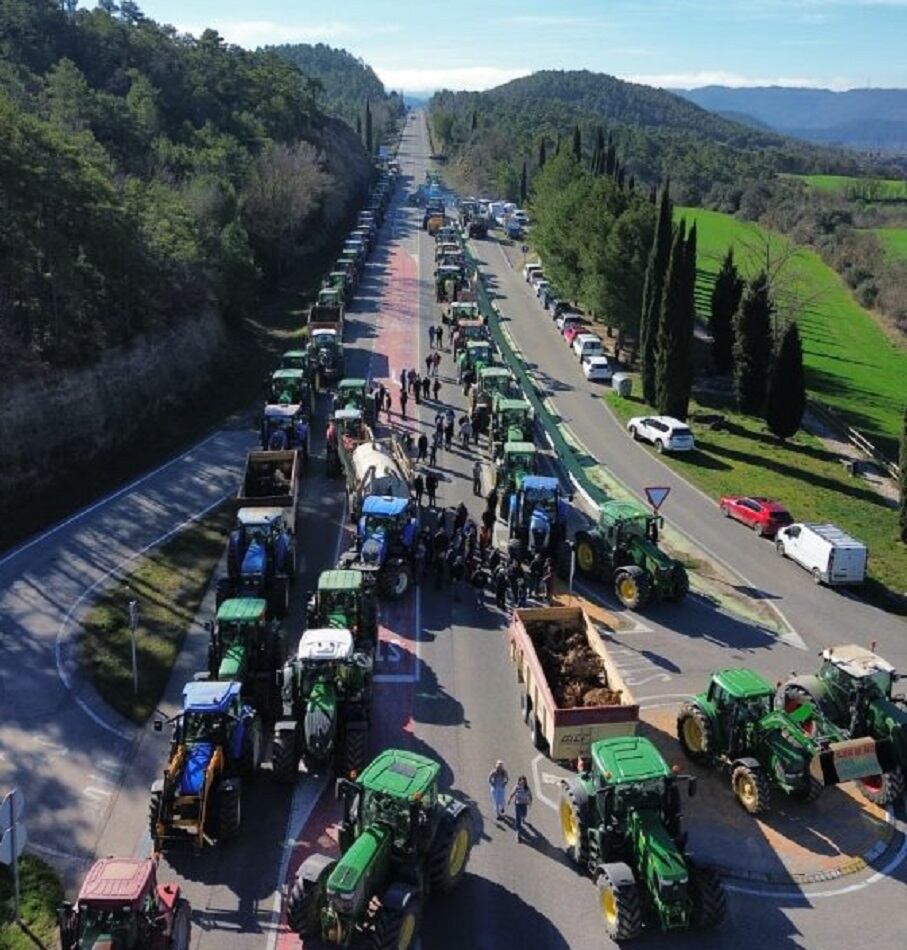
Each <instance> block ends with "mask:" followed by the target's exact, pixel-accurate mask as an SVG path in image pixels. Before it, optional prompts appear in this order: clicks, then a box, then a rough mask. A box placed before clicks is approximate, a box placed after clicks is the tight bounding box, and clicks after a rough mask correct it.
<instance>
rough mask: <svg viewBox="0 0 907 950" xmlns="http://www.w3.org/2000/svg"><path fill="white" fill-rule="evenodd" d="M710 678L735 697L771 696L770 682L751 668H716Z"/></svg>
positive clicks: (772, 690)
mask: <svg viewBox="0 0 907 950" xmlns="http://www.w3.org/2000/svg"><path fill="white" fill-rule="evenodd" d="M712 679H713V680H714V681H715V682H716V683H717V684H718V685H719V686H720V687H721V688H722V689H723V690H724V691H725V692H727V693H729V694H730V695H731V696H733V697H735V698H736V699H755V698H758V697H760V696H773V695H774V692H775V688H774V687H773V686H772V684H771V683H770V682H769V681H768V680H767V679H765V677H763V676H761V675H760V674H759V673H756V672H754V671H753V670H747V669H744V668H738V669H732V670H718V672H717V673H713V674H712Z"/></svg>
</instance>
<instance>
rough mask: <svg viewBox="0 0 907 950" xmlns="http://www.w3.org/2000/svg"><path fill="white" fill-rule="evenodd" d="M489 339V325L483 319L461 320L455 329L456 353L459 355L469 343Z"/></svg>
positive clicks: (454, 348) (454, 346)
mask: <svg viewBox="0 0 907 950" xmlns="http://www.w3.org/2000/svg"><path fill="white" fill-rule="evenodd" d="M487 340H488V327H487V326H485V322H484V321H483V320H460V321H459V322H458V323H457V325H456V329H455V330H454V344H453V350H454V355H455V356H456V355H458V354H459V353H460V351H461V350H463V349H464V348H465V347H466V346H467V345H468V344H469V343H475V342H479V343H482V342H486V341H487Z"/></svg>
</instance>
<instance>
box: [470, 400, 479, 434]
mask: <svg viewBox="0 0 907 950" xmlns="http://www.w3.org/2000/svg"><path fill="white" fill-rule="evenodd" d="M473 395H475V393H473ZM469 421H470V422H471V423H472V444H473V445H478V444H479V429H480V426H479V411H478V410H477V409H475V408H473V410H472V412H471V413H470V414H469Z"/></svg>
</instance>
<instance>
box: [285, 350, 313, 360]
mask: <svg viewBox="0 0 907 950" xmlns="http://www.w3.org/2000/svg"><path fill="white" fill-rule="evenodd" d="M283 356H284V359H294V360H295V359H305V358H306V357H307V356H308V354H307V353H306V351H305V350H287V351H286V352H285V353H284V354H283Z"/></svg>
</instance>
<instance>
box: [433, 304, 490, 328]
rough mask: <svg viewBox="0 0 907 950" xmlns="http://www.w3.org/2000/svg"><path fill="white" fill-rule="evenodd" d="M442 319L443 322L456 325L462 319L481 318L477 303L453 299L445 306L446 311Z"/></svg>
mask: <svg viewBox="0 0 907 950" xmlns="http://www.w3.org/2000/svg"><path fill="white" fill-rule="evenodd" d="M443 319H444V322H445V323H449V324H450V325H451V326H453V327H457V326H459V325H460V322H461V321H463V320H481V319H482V314H481V312H480V311H479V305H478V304H477V303H476V302H475V301H471V300H455V301H454V302H453V303H452V304H451V305H450V306H449V307H448V308H447V313H446V314H444V315H443ZM483 322H484V321H483Z"/></svg>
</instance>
